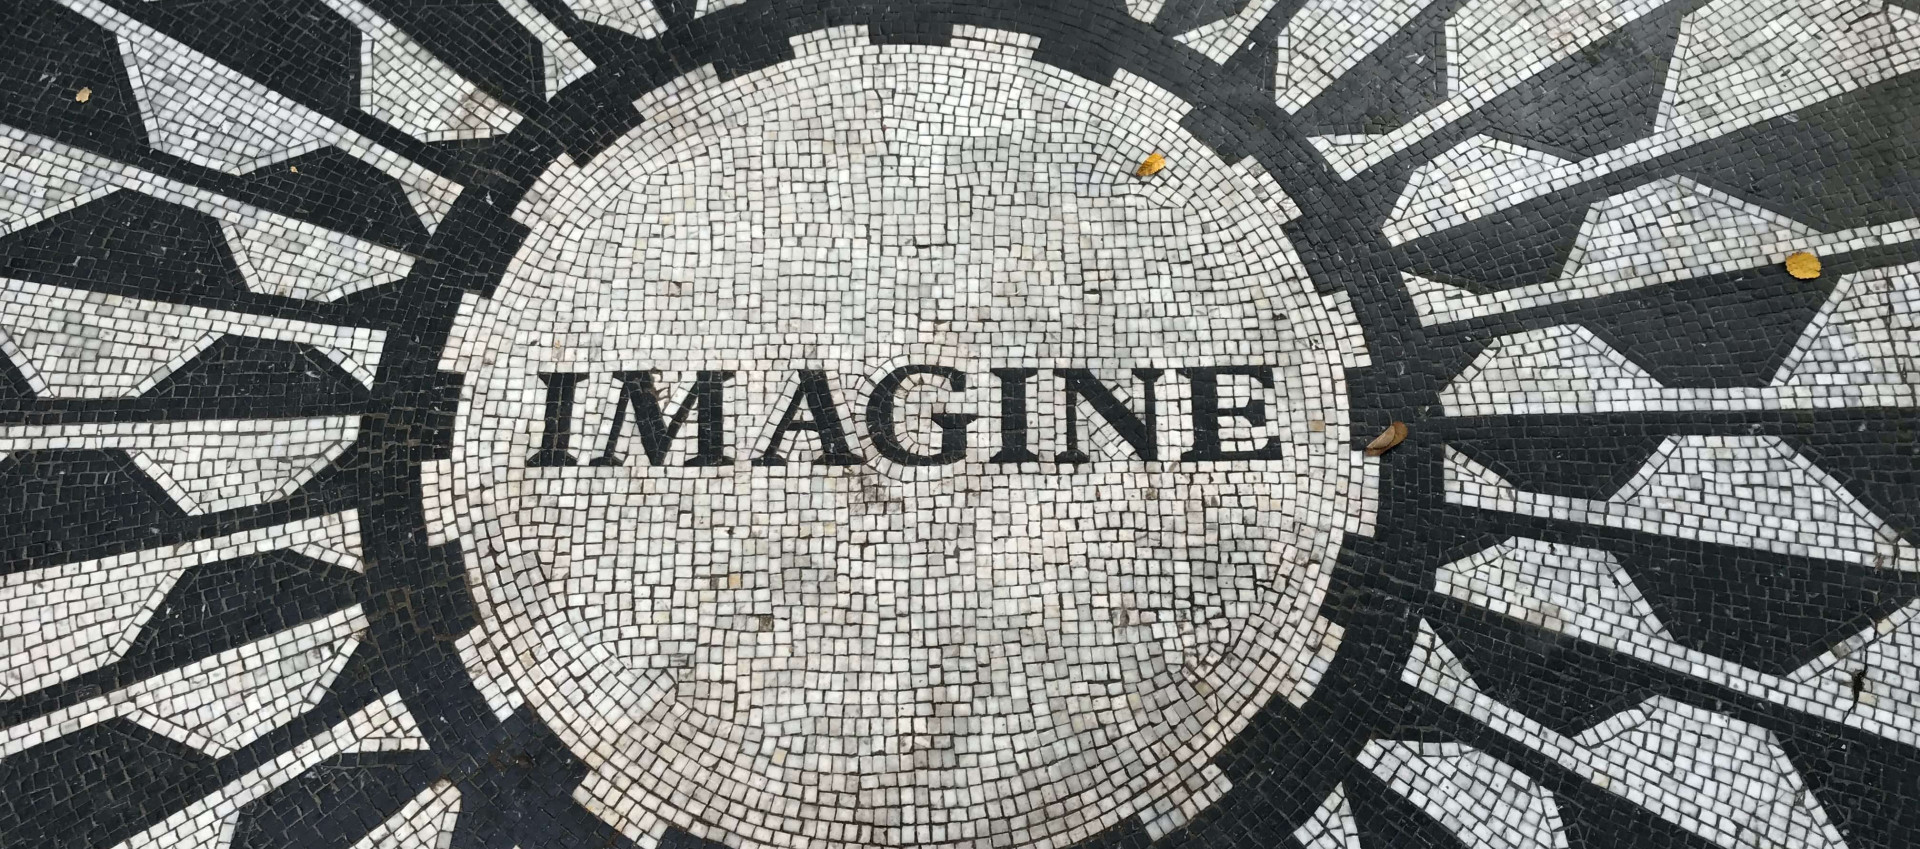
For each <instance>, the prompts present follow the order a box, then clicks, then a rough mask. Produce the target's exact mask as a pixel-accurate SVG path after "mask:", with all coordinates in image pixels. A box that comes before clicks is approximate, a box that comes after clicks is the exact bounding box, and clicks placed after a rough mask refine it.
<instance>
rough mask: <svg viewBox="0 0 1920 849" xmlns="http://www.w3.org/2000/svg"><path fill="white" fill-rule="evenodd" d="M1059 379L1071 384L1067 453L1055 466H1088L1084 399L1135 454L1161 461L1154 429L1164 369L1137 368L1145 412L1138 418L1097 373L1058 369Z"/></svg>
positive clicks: (1068, 408)
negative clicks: (1155, 391)
mask: <svg viewBox="0 0 1920 849" xmlns="http://www.w3.org/2000/svg"><path fill="white" fill-rule="evenodd" d="M1053 373H1054V375H1055V376H1057V377H1059V378H1061V379H1062V380H1065V381H1066V382H1067V393H1066V394H1067V450H1065V451H1062V452H1060V453H1059V454H1056V455H1054V458H1053V461H1054V462H1055V463H1085V462H1087V455H1086V453H1085V452H1083V451H1081V450H1080V398H1081V397H1083V396H1084V397H1085V398H1086V399H1087V403H1088V404H1090V405H1092V406H1093V411H1094V412H1095V413H1098V414H1099V416H1100V418H1102V419H1105V420H1106V422H1107V424H1108V425H1110V426H1112V427H1113V432H1114V433H1117V434H1119V435H1120V438H1121V439H1124V440H1126V441H1127V444H1128V445H1131V446H1133V453H1134V454H1135V455H1137V456H1138V457H1139V458H1140V459H1142V460H1157V459H1159V458H1160V451H1159V446H1158V445H1157V444H1156V443H1155V440H1156V439H1157V436H1156V434H1155V433H1154V429H1153V384H1154V382H1155V381H1158V380H1159V379H1160V369H1157V368H1137V369H1134V370H1133V376H1134V377H1136V378H1139V380H1140V401H1141V407H1142V410H1141V413H1140V415H1137V416H1136V415H1134V414H1133V411H1132V410H1129V409H1127V405H1125V404H1122V403H1120V400H1119V399H1117V398H1115V397H1113V392H1112V391H1111V390H1109V389H1107V387H1106V386H1105V385H1103V384H1102V383H1101V382H1100V379H1099V378H1097V377H1094V376H1093V372H1091V371H1088V370H1087V369H1083V368H1062V369H1054V370H1053Z"/></svg>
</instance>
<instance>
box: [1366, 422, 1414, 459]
mask: <svg viewBox="0 0 1920 849" xmlns="http://www.w3.org/2000/svg"><path fill="white" fill-rule="evenodd" d="M1406 438H1407V423H1406V422H1394V423H1393V424H1390V425H1387V429H1386V430H1383V431H1381V432H1380V435H1379V436H1376V437H1374V438H1373V441H1372V442H1369V443H1367V456H1369V457H1378V456H1380V455H1382V454H1385V453H1387V452H1388V451H1389V450H1391V449H1392V448H1393V446H1395V445H1399V444H1400V443H1401V441H1403V440H1405V439H1406Z"/></svg>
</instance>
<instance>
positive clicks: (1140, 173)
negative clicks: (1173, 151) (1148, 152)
mask: <svg viewBox="0 0 1920 849" xmlns="http://www.w3.org/2000/svg"><path fill="white" fill-rule="evenodd" d="M1165 167H1167V157H1166V155H1165V154H1163V153H1161V152H1160V151H1157V150H1156V151H1154V152H1153V155H1152V156H1149V157H1147V159H1146V161H1145V162H1142V163H1140V167H1138V168H1135V169H1133V176H1135V177H1151V176H1153V175H1155V174H1158V173H1160V169H1162V168H1165Z"/></svg>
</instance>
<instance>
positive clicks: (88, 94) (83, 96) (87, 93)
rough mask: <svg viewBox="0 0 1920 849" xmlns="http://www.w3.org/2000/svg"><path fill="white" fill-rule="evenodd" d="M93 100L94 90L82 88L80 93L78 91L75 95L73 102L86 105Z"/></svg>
mask: <svg viewBox="0 0 1920 849" xmlns="http://www.w3.org/2000/svg"><path fill="white" fill-rule="evenodd" d="M92 99H93V89H91V88H82V89H80V90H79V91H76V92H74V93H73V100H74V102H75V103H85V102H87V101H89V100H92Z"/></svg>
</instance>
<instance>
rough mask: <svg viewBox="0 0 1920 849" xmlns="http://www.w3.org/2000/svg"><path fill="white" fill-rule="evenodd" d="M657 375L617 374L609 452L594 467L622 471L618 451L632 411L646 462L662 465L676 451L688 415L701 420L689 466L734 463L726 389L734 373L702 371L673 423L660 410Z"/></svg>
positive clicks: (608, 435)
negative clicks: (728, 445)
mask: <svg viewBox="0 0 1920 849" xmlns="http://www.w3.org/2000/svg"><path fill="white" fill-rule="evenodd" d="M653 376H654V373H653V372H650V371H621V372H614V375H613V377H614V379H615V380H618V381H620V400H619V401H618V402H616V403H615V405H614V408H613V426H612V428H610V429H609V430H608V431H607V445H606V449H605V450H603V451H601V452H600V456H599V457H596V458H594V460H593V463H592V465H595V466H618V465H622V464H623V463H624V458H623V457H622V455H621V454H620V453H619V451H618V450H617V449H618V448H619V447H620V439H621V437H622V436H623V435H624V433H623V432H624V431H625V430H626V424H627V412H628V411H629V410H631V411H632V412H633V429H634V430H635V431H637V432H638V433H639V436H640V450H641V451H644V452H645V453H646V455H647V462H648V463H650V464H652V465H655V466H658V465H661V464H663V463H665V462H666V460H667V450H668V449H670V448H672V447H673V440H674V438H675V437H677V436H678V435H679V434H680V426H681V425H683V424H686V422H687V416H689V415H694V416H697V417H698V419H699V422H698V427H697V430H696V431H695V437H696V442H697V445H698V450H696V451H695V452H694V455H693V456H692V457H689V458H687V463H686V464H687V465H689V466H723V465H726V464H728V463H731V462H733V460H732V459H731V458H729V457H727V456H726V453H725V452H726V444H725V443H726V406H727V405H726V385H727V380H728V379H730V378H732V377H733V372H730V371H703V372H700V373H699V374H698V375H697V376H696V377H695V378H694V381H693V388H692V389H689V390H687V395H686V397H685V398H684V399H682V400H681V402H680V408H679V409H677V410H675V411H674V413H673V418H672V419H668V418H667V417H666V415H665V414H664V412H663V411H662V409H661V405H660V393H659V392H658V391H657V390H656V389H655V388H654V384H653Z"/></svg>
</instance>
